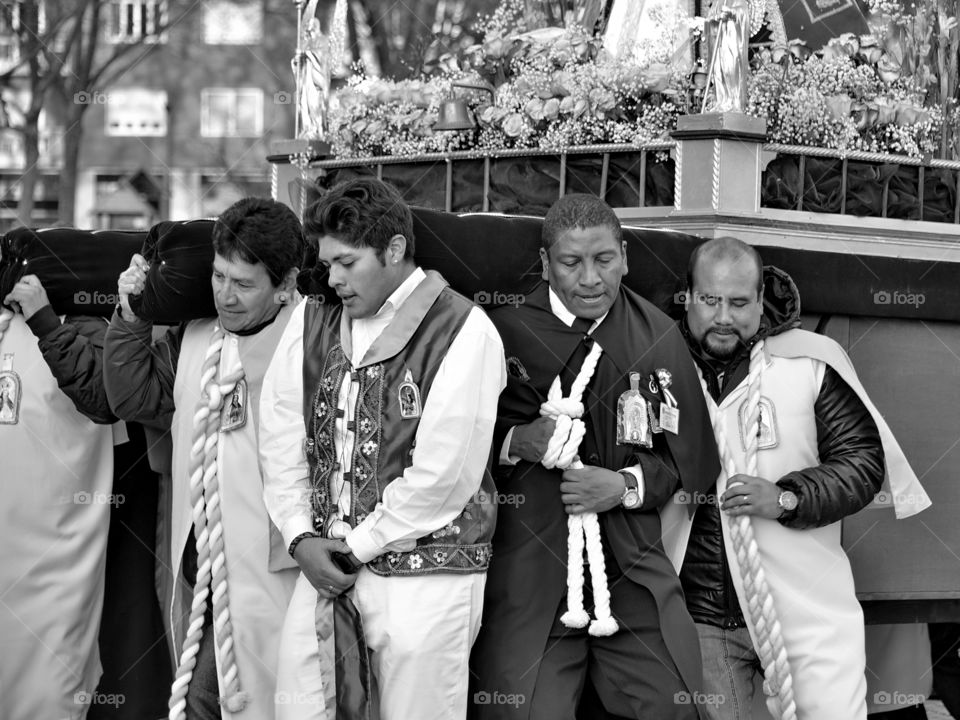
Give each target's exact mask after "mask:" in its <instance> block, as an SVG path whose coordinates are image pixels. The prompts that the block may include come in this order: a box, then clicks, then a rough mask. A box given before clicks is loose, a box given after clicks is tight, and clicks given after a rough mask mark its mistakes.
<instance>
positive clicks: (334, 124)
mask: <svg viewBox="0 0 960 720" xmlns="http://www.w3.org/2000/svg"><path fill="white" fill-rule="evenodd" d="M869 4H870V5H871V8H872V10H873V11H874V31H873V33H872V34H870V35H862V36H857V35H853V34H850V33H847V34H844V35H841V36H840V37H838V38H835V39H834V40H832V41H831V42H830V43H829V44H828V45H827V46H826V47H825V48H823V49H822V50H821V51H819V52H818V53H816V54H814V53H812V52H811V51H810V50H809V49H808V48H806V47H805V45H804V44H803V43H802V42H799V41H795V42H793V43H791V46H790V47H789V48H766V49H763V50H760V51H759V52H757V53H755V55H754V58H753V62H752V68H751V78H750V83H749V101H748V108H747V112H748V113H750V114H753V115H756V116H760V117H764V118H766V120H767V129H768V133H769V138H770V140H771V141H772V142H778V143H784V144H796V145H808V146H817V147H825V148H832V149H837V150H841V151H852V150H863V151H870V152H882V153H892V154H904V155H910V156H914V157H928V156H931V155H932V154H934V153H937V152H938V151H939V152H940V153H941V156H943V157H947V156H948V155H947V152H948V149H949V148H950V147H951V145H952V146H953V154H954V155H956V154H957V153H958V152H960V131H957V130H956V128H958V127H960V107H958V105H957V99H956V95H957V79H956V75H957V68H956V65H957V62H958V53H960V49H958V45H960V31H958V29H957V23H956V18H955V17H954V16H951V15H950V14H949V12H948V10H949V9H950V7H952V6H951V5H950V2H948V0H926V2H925V3H923V4H922V6H920V7H919V8H914V9H913V10H911V11H910V12H907V11H905V10H904V9H903V7H902V6H901V5H900V4H899V2H897V0H869ZM681 5H682V4H681V3H673V2H663V3H661V4H659V5H657V4H651V6H650V7H651V10H650V14H649V16H648V17H649V19H650V21H651V22H653V23H655V24H656V26H657V32H655V33H652V34H648V37H652V39H650V40H647V41H645V42H644V43H642V44H638V45H636V46H634V47H632V48H631V49H630V52H627V53H624V54H620V55H618V56H616V57H614V56H611V54H610V53H608V52H607V51H606V50H604V48H603V47H602V39H601V38H598V37H595V36H593V35H592V34H591V33H589V32H587V31H586V30H584V29H583V28H582V27H580V26H579V25H577V24H576V23H573V24H570V25H568V26H567V27H545V28H544V27H540V28H536V29H529V28H528V27H527V20H528V19H529V18H528V14H527V12H526V10H527V7H526V3H525V2H523V0H503V2H502V3H501V4H500V6H499V7H498V8H497V10H496V11H495V12H494V13H493V14H492V15H491V16H489V17H487V18H485V19H484V25H483V27H482V29H481V32H482V36H483V41H482V42H481V43H479V44H476V45H474V46H472V47H471V48H469V49H468V50H467V51H466V52H465V53H464V54H463V55H462V56H461V57H460V58H459V60H458V61H457V62H454V63H445V64H444V65H443V67H442V68H440V69H439V70H438V72H437V74H434V75H430V76H423V77H420V78H418V79H413V80H399V81H394V80H384V79H377V78H367V77H364V76H363V75H362V74H361V75H358V76H356V77H355V78H353V79H351V80H350V81H349V83H348V85H347V86H346V87H345V88H343V89H342V90H340V91H339V92H338V93H336V96H335V97H334V98H333V102H332V103H331V111H330V125H331V133H330V137H329V139H330V141H331V143H332V146H333V152H334V153H335V154H336V155H337V156H340V157H363V156H377V155H397V156H405V157H414V156H418V155H423V154H426V153H434V152H448V151H453V150H467V149H471V150H478V151H497V150H501V149H507V148H531V149H544V150H559V149H562V148H564V147H571V146H578V145H592V144H605V143H617V144H634V145H642V144H645V143H649V142H655V141H657V140H662V139H667V138H668V137H669V133H670V131H671V130H673V129H674V128H675V126H676V121H677V118H678V116H680V115H681V114H684V113H687V112H691V111H692V108H691V106H692V105H695V101H694V99H693V98H694V90H693V88H692V84H691V80H690V78H689V76H688V74H687V73H688V72H689V71H690V69H691V68H690V67H689V59H688V58H689V56H690V47H689V43H690V42H691V41H692V40H693V39H694V38H695V37H696V36H697V35H698V34H699V33H701V32H702V31H703V19H702V18H690V17H689V16H687V15H685V14H684V13H683V12H682V10H681V9H680V6H681ZM558 7H559V5H558ZM678 57H680V58H683V61H681V62H677V59H678ZM462 82H467V83H470V84H478V83H480V84H484V85H489V86H490V87H491V89H492V90H493V93H494V96H493V98H492V101H491V98H490V96H489V95H487V94H484V93H479V92H466V91H463V90H455V84H456V83H462ZM455 92H456V93H457V96H458V97H462V98H463V99H464V100H465V101H466V102H467V104H468V107H469V108H470V110H471V111H472V112H473V114H474V117H475V118H476V121H477V125H478V128H477V130H476V131H474V132H469V131H468V132H454V131H437V130H435V129H434V126H435V124H436V122H437V119H438V113H439V109H440V105H441V103H442V102H444V100H446V99H450V98H452V97H454V93H455ZM951 133H952V135H951Z"/></svg>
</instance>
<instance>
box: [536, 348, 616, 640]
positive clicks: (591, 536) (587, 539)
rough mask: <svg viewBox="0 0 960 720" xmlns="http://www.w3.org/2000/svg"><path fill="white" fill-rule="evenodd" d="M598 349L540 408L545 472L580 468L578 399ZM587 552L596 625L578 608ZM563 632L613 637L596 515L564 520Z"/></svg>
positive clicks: (552, 388) (552, 390) (581, 430)
mask: <svg viewBox="0 0 960 720" xmlns="http://www.w3.org/2000/svg"><path fill="white" fill-rule="evenodd" d="M602 352H603V348H601V347H600V344H599V343H596V342H595V343H593V346H592V347H591V348H590V352H589V353H587V357H586V358H585V359H584V361H583V365H582V366H581V368H580V372H579V373H578V374H577V377H576V379H575V380H574V381H573V385H572V386H571V387H570V395H568V396H567V397H563V391H562V390H561V387H560V377H559V376H558V377H556V378H554V380H553V384H552V385H551V386H550V390H549V391H548V392H547V400H546V402H544V403H543V404H542V405H541V406H540V415H541V416H542V417H549V418H553V419H554V420H555V421H556V426H555V427H554V430H553V435H552V436H551V437H550V441H549V442H548V444H547V451H546V453H544V456H543V459H542V460H541V461H540V462H541V463H542V464H543V466H544V467H546V468H558V469H560V470H567V469H570V470H579V469H580V468H582V467H583V463H581V462H580V458H579V457H578V455H577V450H578V449H579V447H580V442H581V441H582V440H583V436H584V434H585V433H586V427H585V426H584V424H583V420H581V419H580V418H581V417H583V411H584V408H583V402H582V399H583V393H584V391H585V390H586V388H587V385H588V384H589V383H590V378H592V377H593V373H594V371H595V370H596V369H597V361H598V360H599V359H600V354H601V353H602ZM584 549H586V551H587V560H588V562H589V563H590V579H591V587H592V588H593V602H594V612H595V614H596V619H595V620H594V621H593V622H590V615H589V614H588V613H587V611H586V609H585V608H584V606H583V551H584ZM560 622H562V623H563V624H564V625H566V626H567V627H572V628H583V627H586V626H587V624H588V623H589V624H590V630H589V632H590V634H591V635H594V636H597V637H600V636H604V635H613V634H614V633H615V632H616V631H617V629H618V626H617V621H616V620H615V619H614V618H613V615H612V614H611V613H610V589H609V588H608V587H607V570H606V567H605V564H604V560H603V546H602V545H601V543H600V522H599V520H598V519H597V514H596V513H581V514H578V515H568V516H567V611H566V612H565V613H564V614H563V615H562V616H561V617H560Z"/></svg>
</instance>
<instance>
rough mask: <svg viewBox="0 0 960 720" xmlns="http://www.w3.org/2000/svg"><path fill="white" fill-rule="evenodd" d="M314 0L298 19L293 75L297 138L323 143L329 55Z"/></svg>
mask: <svg viewBox="0 0 960 720" xmlns="http://www.w3.org/2000/svg"><path fill="white" fill-rule="evenodd" d="M316 11H317V0H309V2H307V4H306V7H305V9H304V10H303V13H302V15H301V22H300V37H299V42H298V43H297V45H298V47H297V54H296V55H295V56H294V58H293V73H294V76H295V77H296V86H297V97H296V102H297V121H298V122H297V137H298V138H307V139H310V140H320V139H323V137H324V136H325V134H326V132H327V101H328V98H329V97H330V52H329V42H328V39H327V38H326V37H325V36H324V34H323V33H322V32H321V30H320V20H319V18H317V16H316Z"/></svg>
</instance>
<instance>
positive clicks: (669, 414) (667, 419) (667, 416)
mask: <svg viewBox="0 0 960 720" xmlns="http://www.w3.org/2000/svg"><path fill="white" fill-rule="evenodd" d="M657 381H658V382H659V384H660V391H661V393H662V394H663V402H661V403H660V427H661V428H663V429H664V430H666V431H667V432H671V433H673V434H674V435H676V434H677V433H679V432H680V408H679V407H677V398H676V397H674V394H673V393H672V392H670V386H671V385H672V384H673V375H671V374H670V371H669V370H667V369H666V368H657Z"/></svg>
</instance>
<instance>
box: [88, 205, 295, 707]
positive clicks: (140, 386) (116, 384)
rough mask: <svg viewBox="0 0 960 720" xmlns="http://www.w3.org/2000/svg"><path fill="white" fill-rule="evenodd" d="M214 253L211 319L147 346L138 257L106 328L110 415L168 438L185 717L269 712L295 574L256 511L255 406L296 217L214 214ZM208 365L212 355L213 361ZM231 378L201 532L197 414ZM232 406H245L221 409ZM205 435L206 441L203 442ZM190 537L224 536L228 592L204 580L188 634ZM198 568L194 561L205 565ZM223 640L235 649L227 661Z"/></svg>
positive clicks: (194, 571)
mask: <svg viewBox="0 0 960 720" xmlns="http://www.w3.org/2000/svg"><path fill="white" fill-rule="evenodd" d="M213 247H214V250H215V255H214V261H213V274H212V280H211V282H212V288H213V296H214V300H215V303H216V308H217V317H216V318H214V319H209V320H196V321H192V322H190V323H187V324H185V325H183V326H180V327H178V328H174V329H171V330H170V331H168V332H167V334H166V335H165V336H163V337H162V338H161V339H160V340H159V341H158V342H157V343H155V344H153V343H151V334H152V330H153V324H152V323H151V322H149V321H147V320H143V319H141V318H138V317H137V316H136V315H135V314H134V313H133V312H132V310H131V308H130V296H131V295H137V294H140V293H141V292H142V291H143V289H144V286H145V282H146V272H147V270H148V266H147V263H146V261H145V260H144V259H143V258H142V257H141V256H139V255H134V256H133V258H132V260H131V262H130V267H129V268H128V269H127V270H125V271H124V272H123V273H122V274H121V276H120V279H119V282H118V290H119V295H120V306H121V307H120V309H119V311H118V312H117V313H115V314H114V317H113V319H112V321H111V323H110V328H109V329H108V331H107V337H106V348H105V353H104V364H105V368H104V370H105V383H106V388H107V395H108V397H109V399H110V404H111V406H112V407H113V409H114V411H115V412H116V413H117V415H118V416H120V417H122V418H124V419H127V420H137V421H140V422H143V423H144V424H146V425H150V426H152V427H154V428H159V429H164V430H169V432H170V433H171V434H172V439H173V457H172V478H173V488H172V520H171V529H170V543H171V558H173V561H174V563H173V575H174V578H176V579H177V580H178V582H176V583H174V584H173V587H174V597H173V598H172V609H171V617H170V618H169V619H168V620H169V622H170V624H171V632H172V634H173V638H174V645H175V648H176V652H177V655H178V657H179V656H181V652H183V656H184V657H188V656H189V653H188V652H187V650H189V649H190V645H191V643H195V642H197V641H199V651H198V654H197V656H196V666H195V667H194V669H193V672H192V678H191V680H190V683H189V686H188V690H187V693H186V697H185V698H180V700H181V701H182V702H185V703H186V707H185V709H186V712H187V715H188V716H189V717H190V718H191V720H193V719H194V718H197V719H207V718H219V717H221V716H227V717H232V716H233V713H234V712H236V711H238V710H239V709H242V705H243V703H242V702H237V701H238V700H240V698H238V697H237V690H239V691H240V692H242V693H243V694H244V695H245V697H246V699H247V700H248V702H247V705H246V713H247V715H249V716H252V717H257V718H272V717H273V707H274V693H275V682H276V668H277V662H278V656H277V647H278V642H277V640H278V636H279V632H280V623H281V620H282V618H283V613H284V611H285V610H286V606H287V602H288V601H289V598H290V593H291V592H292V589H293V583H294V579H295V570H294V569H293V563H292V562H290V560H289V558H288V557H287V556H286V553H285V552H284V549H283V547H282V544H281V543H280V542H279V536H278V534H277V532H276V529H275V528H273V526H272V525H271V523H270V519H269V517H268V516H267V511H266V508H265V507H264V505H263V500H262V482H263V480H262V478H261V474H260V471H259V466H258V461H257V423H258V420H259V418H258V412H257V410H258V407H259V397H260V391H261V383H262V380H263V374H264V372H265V371H266V368H267V365H268V363H269V360H270V358H271V356H272V355H273V351H274V348H275V347H276V345H277V341H278V340H279V338H280V335H281V334H282V332H283V329H284V327H285V326H286V324H287V322H288V321H289V319H290V316H291V315H292V313H293V304H294V303H296V301H297V299H298V298H297V295H296V276H297V272H298V266H299V264H300V261H301V259H302V255H303V251H302V248H303V241H302V237H301V227H300V222H299V220H298V219H297V217H296V215H295V214H294V213H293V212H292V211H291V210H290V209H289V208H288V207H286V206H285V205H283V204H281V203H277V202H274V201H272V200H265V199H260V198H246V199H243V200H240V201H238V202H237V203H235V204H234V205H232V206H230V207H229V208H228V209H227V210H226V211H224V213H223V214H222V215H221V216H220V217H219V218H218V220H217V222H216V224H215V225H214V228H213ZM218 328H219V329H220V330H222V332H220V330H218ZM212 337H213V338H214V341H215V342H217V341H219V340H221V339H222V348H221V349H220V351H219V360H218V361H217V364H216V368H215V373H214V375H212V376H211V375H210V374H209V372H208V370H207V368H206V362H207V361H206V359H205V358H206V356H207V353H208V349H210V347H211V338H212ZM211 357H213V358H214V360H213V361H216V360H217V355H216V354H213V355H212V356H211ZM213 361H211V362H213ZM240 375H242V377H241V378H240V379H239V380H238V381H237V382H236V384H235V385H234V384H233V383H232V382H229V384H228V385H227V387H226V392H227V394H228V395H227V397H226V398H225V399H224V400H223V401H222V402H221V403H220V405H219V406H215V407H214V408H213V412H215V413H217V414H218V415H217V417H219V420H220V421H219V432H217V430H216V429H214V431H213V435H212V437H214V438H215V442H213V444H212V447H213V449H214V450H215V451H216V452H215V458H214V460H213V462H212V467H213V468H215V473H214V479H216V480H217V482H218V483H219V496H220V503H219V505H216V504H214V506H211V504H210V498H209V497H208V498H207V499H206V503H207V507H206V517H207V518H208V521H207V522H204V523H203V527H201V528H196V527H194V525H195V523H194V519H193V516H194V514H195V513H194V509H193V506H194V505H196V499H195V498H192V497H191V494H190V493H191V446H192V445H193V443H194V441H195V440H196V439H197V435H196V433H197V430H196V429H195V427H194V426H195V421H194V416H195V414H197V413H198V407H199V403H200V401H201V377H210V378H212V377H215V378H216V382H219V383H227V382H228V380H227V378H230V377H232V378H233V379H234V380H236V378H237V377H238V376H240ZM208 394H209V389H205V391H204V396H203V401H204V403H205V405H204V407H209V406H208V405H207V404H206V403H207V402H208V401H209V397H208ZM234 398H236V400H237V402H239V403H240V404H241V405H240V409H239V410H238V411H235V412H233V413H232V414H230V412H229V411H230V405H231V403H232V402H233V400H234ZM201 430H202V428H201ZM210 438H211V435H210V434H209V433H207V435H206V442H207V443H210V442H211V439H210ZM193 469H196V468H195V467H194V468H193ZM205 484H208V485H209V482H207V481H205ZM201 507H202V505H201ZM214 513H216V514H219V516H220V519H221V520H220V521H221V523H222V525H221V528H222V535H220V534H219V533H218V532H217V530H218V528H217V527H216V526H215V525H214V524H213V523H214V520H213V519H210V518H215V517H216V515H214ZM208 523H209V524H210V527H207V525H208ZM198 530H199V531H201V532H202V534H203V536H204V540H205V541H206V540H207V538H208V537H209V543H208V544H206V545H205V547H207V548H209V549H210V551H211V552H213V550H212V548H213V547H214V546H213V542H215V541H216V540H217V538H221V537H222V549H223V555H224V557H225V562H226V576H227V577H228V578H229V585H228V586H226V585H224V586H223V587H228V588H229V593H228V595H226V596H224V597H223V599H222V600H221V599H219V598H220V589H219V588H218V586H217V585H212V586H211V588H210V592H211V594H212V596H213V599H212V600H211V599H210V598H209V597H208V598H207V601H206V613H205V618H203V624H202V636H199V637H197V636H196V634H195V633H194V637H193V638H191V635H190V634H187V636H186V639H185V632H186V628H185V625H184V623H185V619H186V618H185V616H186V614H187V613H188V612H190V611H191V596H190V589H191V588H192V587H193V585H194V583H195V582H196V580H197V576H198V572H199V571H198V543H195V542H194V537H195V534H196V533H197V532H198ZM205 554H206V553H205ZM212 562H213V563H214V581H216V580H217V562H218V559H217V558H216V557H215V556H214V557H213V560H212ZM203 566H204V563H203V562H201V563H200V570H203ZM201 577H203V575H201ZM224 608H226V609H228V610H229V617H230V622H229V623H228V624H226V625H224V626H222V627H221V626H220V623H219V622H218V623H217V627H216V629H215V626H214V623H213V622H212V621H213V620H214V616H215V615H216V616H217V619H218V620H220V613H221V612H222V610H223V609H224ZM195 610H196V608H195ZM200 612H203V606H202V605H201V606H200ZM194 620H197V621H199V620H200V618H198V617H195V618H194ZM228 631H232V636H229V635H227V632H228ZM231 637H232V654H228V653H229V650H230V649H231V648H230V647H228V645H229V641H230V639H231ZM231 655H232V659H233V662H231ZM181 664H183V663H182V661H181ZM182 671H183V668H181V673H178V675H179V674H182ZM234 677H236V679H234ZM218 698H223V708H222V709H221V702H220V701H219V700H218ZM174 699H175V700H176V699H177V696H176V694H175V696H174ZM181 716H182V713H181Z"/></svg>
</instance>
